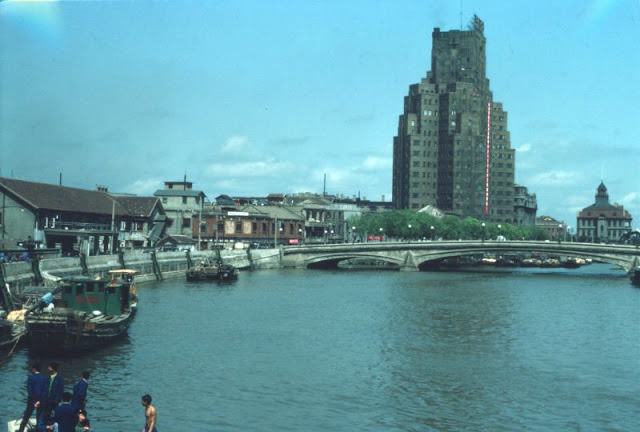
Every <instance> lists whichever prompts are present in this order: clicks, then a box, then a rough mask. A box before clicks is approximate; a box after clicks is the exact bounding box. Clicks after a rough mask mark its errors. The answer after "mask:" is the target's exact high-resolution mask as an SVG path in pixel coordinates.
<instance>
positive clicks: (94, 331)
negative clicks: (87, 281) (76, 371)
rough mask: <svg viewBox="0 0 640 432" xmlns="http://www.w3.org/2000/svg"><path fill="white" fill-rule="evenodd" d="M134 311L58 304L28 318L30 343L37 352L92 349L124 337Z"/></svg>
mask: <svg viewBox="0 0 640 432" xmlns="http://www.w3.org/2000/svg"><path fill="white" fill-rule="evenodd" d="M132 318H133V314H132V313H131V311H128V312H127V313H124V314H122V315H116V316H111V315H99V316H94V315H92V314H90V313H86V312H79V311H74V310H71V309H67V308H56V309H54V310H53V311H52V312H43V313H41V314H37V315H30V316H28V317H27V319H26V328H27V344H28V346H29V350H30V351H31V352H33V353H36V354H58V355H67V354H75V353H81V352H85V351H90V350H93V349H95V348H99V347H102V346H105V345H108V344H110V343H112V342H114V341H116V340H118V339H120V338H122V337H124V336H125V335H126V334H127V332H128V329H129V325H130V323H131V319H132Z"/></svg>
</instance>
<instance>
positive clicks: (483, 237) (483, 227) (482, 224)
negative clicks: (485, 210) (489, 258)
mask: <svg viewBox="0 0 640 432" xmlns="http://www.w3.org/2000/svg"><path fill="white" fill-rule="evenodd" d="M480 225H481V226H482V242H483V243H484V239H485V237H486V235H487V225H486V224H485V223H484V222H482V223H481V224H480Z"/></svg>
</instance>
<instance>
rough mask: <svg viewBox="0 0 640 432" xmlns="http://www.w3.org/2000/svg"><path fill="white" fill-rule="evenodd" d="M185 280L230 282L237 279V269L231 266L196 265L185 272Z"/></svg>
mask: <svg viewBox="0 0 640 432" xmlns="http://www.w3.org/2000/svg"><path fill="white" fill-rule="evenodd" d="M186 278H187V282H203V281H218V282H232V281H235V280H237V279H238V270H237V269H236V268H235V267H233V266H227V265H223V266H221V267H196V268H193V269H189V270H187V272H186Z"/></svg>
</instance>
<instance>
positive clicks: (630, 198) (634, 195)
mask: <svg viewBox="0 0 640 432" xmlns="http://www.w3.org/2000/svg"><path fill="white" fill-rule="evenodd" d="M621 202H622V204H623V205H625V206H637V205H640V194H638V192H631V193H628V194H626V195H625V196H624V197H622V200H621Z"/></svg>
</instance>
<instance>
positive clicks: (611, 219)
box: [577, 182, 632, 243]
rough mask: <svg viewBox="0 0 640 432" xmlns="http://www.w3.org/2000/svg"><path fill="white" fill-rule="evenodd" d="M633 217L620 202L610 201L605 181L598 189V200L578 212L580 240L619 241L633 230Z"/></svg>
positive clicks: (578, 234)
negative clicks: (613, 202)
mask: <svg viewBox="0 0 640 432" xmlns="http://www.w3.org/2000/svg"><path fill="white" fill-rule="evenodd" d="M631 221H632V217H631V215H630V214H629V212H628V211H627V210H625V209H624V207H623V206H622V205H620V204H610V203H609V193H608V192H607V187H606V186H605V185H604V182H600V185H599V186H598V189H597V190H596V201H595V203H593V204H592V205H590V206H589V207H585V208H583V209H582V210H581V211H580V212H579V213H578V218H577V236H578V241H588V242H604V243H610V242H618V241H620V239H621V238H622V237H623V236H624V235H625V234H626V233H628V232H629V231H631Z"/></svg>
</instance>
